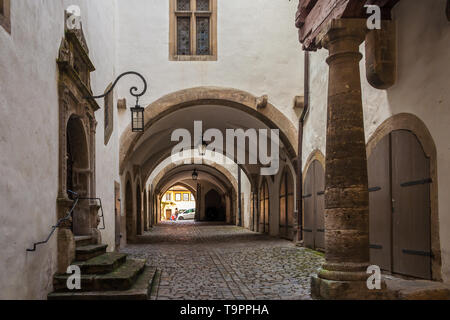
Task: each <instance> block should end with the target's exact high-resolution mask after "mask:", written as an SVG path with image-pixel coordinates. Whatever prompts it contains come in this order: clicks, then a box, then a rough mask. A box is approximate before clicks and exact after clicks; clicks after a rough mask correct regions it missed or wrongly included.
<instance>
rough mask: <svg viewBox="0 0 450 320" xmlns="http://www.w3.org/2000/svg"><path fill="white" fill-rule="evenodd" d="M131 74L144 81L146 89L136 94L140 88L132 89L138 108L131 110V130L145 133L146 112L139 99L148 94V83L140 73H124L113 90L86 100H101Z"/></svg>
mask: <svg viewBox="0 0 450 320" xmlns="http://www.w3.org/2000/svg"><path fill="white" fill-rule="evenodd" d="M129 74H133V75H136V76H138V77H139V78H141V79H142V81H143V82H144V89H143V90H142V92H141V93H136V91H138V88H136V87H131V88H130V94H131V95H132V96H133V97H136V106H135V107H134V108H131V130H132V131H133V132H143V131H144V124H145V121H144V111H145V109H144V108H143V107H141V106H140V105H139V98H140V97H142V96H143V95H144V94H145V93H146V92H147V81H146V80H145V78H144V77H143V76H142V75H141V74H140V73H138V72H135V71H128V72H124V73H122V74H121V75H120V76H118V77H117V79H116V80H115V81H114V83H113V85H112V86H111V88H109V90H108V91H107V92H106V93H105V94H102V95H100V96H91V97H86V98H85V99H101V98H104V97H106V96H107V95H108V94H109V93H110V92H111V91H112V90H113V89H114V87H115V86H116V84H117V82H119V80H120V79H121V78H122V77H124V76H126V75H129Z"/></svg>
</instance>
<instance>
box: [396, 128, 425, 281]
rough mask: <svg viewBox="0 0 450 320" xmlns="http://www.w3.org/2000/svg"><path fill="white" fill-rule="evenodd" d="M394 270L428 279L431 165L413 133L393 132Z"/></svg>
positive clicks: (404, 131)
mask: <svg viewBox="0 0 450 320" xmlns="http://www.w3.org/2000/svg"><path fill="white" fill-rule="evenodd" d="M391 141H392V198H393V219H392V221H393V233H392V235H393V238H392V242H393V245H392V250H393V271H394V272H396V273H400V274H405V275H411V276H415V277H419V278H424V279H430V278H431V234H430V230H431V225H430V182H431V180H430V164H429V159H427V158H426V156H425V153H424V152H423V149H422V146H421V145H420V142H419V141H418V140H417V138H416V136H415V135H413V134H412V133H411V132H409V131H406V130H399V131H395V132H392V134H391Z"/></svg>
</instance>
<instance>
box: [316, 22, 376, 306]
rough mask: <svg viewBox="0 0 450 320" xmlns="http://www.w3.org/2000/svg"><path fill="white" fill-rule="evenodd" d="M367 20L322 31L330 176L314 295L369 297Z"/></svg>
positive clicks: (320, 36) (328, 177)
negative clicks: (363, 65)
mask: <svg viewBox="0 0 450 320" xmlns="http://www.w3.org/2000/svg"><path fill="white" fill-rule="evenodd" d="M366 30H367V29H366V20H362V19H338V20H332V21H331V22H330V23H329V24H328V25H327V27H326V28H325V30H323V31H322V33H321V35H319V39H320V40H321V42H322V45H323V46H324V47H325V48H326V49H328V51H329V57H328V58H327V63H328V65H329V84H328V86H329V87H328V112H327V143H326V177H325V184H326V185H325V190H326V191H325V229H326V231H325V249H326V254H325V259H326V261H325V263H324V265H323V266H322V268H321V269H320V270H319V273H318V275H317V276H314V277H313V278H312V294H313V296H316V297H320V298H324V299H366V298H370V296H371V294H372V293H373V291H371V290H369V289H368V288H367V285H366V281H367V278H368V277H369V274H367V273H366V270H367V267H368V266H369V193H368V186H367V185H368V183H367V158H366V144H365V136H364V121H363V109H362V99H361V80H360V70H359V62H360V60H361V59H362V55H361V53H360V52H359V46H360V44H361V43H362V42H363V40H364V37H365V33H366Z"/></svg>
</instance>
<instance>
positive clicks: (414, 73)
mask: <svg viewBox="0 0 450 320" xmlns="http://www.w3.org/2000/svg"><path fill="white" fill-rule="evenodd" d="M445 6H446V1H445V0H435V1H420V0H409V1H401V2H400V3H399V4H398V5H397V6H396V7H395V8H394V10H393V13H394V18H395V20H396V21H397V26H398V80H397V82H396V84H395V85H394V86H393V87H391V88H389V89H388V90H377V89H374V88H373V87H371V86H370V85H369V83H368V82H367V80H366V76H365V62H364V61H365V60H364V59H363V60H362V61H361V64H360V67H361V82H362V96H363V106H364V122H365V132H366V141H368V140H369V139H370V137H371V136H372V134H373V133H374V132H375V130H376V129H377V127H378V126H379V125H381V124H382V123H383V122H384V121H385V120H386V119H388V118H390V117H391V116H393V115H395V114H399V113H404V112H406V113H411V114H414V115H416V116H417V117H418V118H420V119H421V120H422V121H424V123H425V125H426V126H427V128H428V130H429V131H430V133H431V135H432V137H433V139H434V142H435V144H436V148H437V166H438V168H437V171H438V188H439V201H438V202H439V205H438V206H439V223H440V242H441V253H442V276H443V279H444V281H445V282H450V231H449V230H450V198H449V197H448V190H449V188H450V140H449V136H450V112H449V107H450V90H449V88H448V84H449V80H448V75H449V73H450V64H449V61H450V50H449V48H450V23H449V22H448V21H447V19H446V16H445ZM361 52H362V53H364V45H362V46H361ZM327 55H328V53H327V51H326V50H319V51H318V52H315V53H311V110H310V113H309V116H308V119H307V122H306V124H305V133H304V134H305V136H304V146H303V164H304V165H306V160H307V158H308V157H309V155H310V154H311V152H312V151H313V150H314V149H319V150H321V151H322V152H323V153H324V154H325V143H326V141H325V135H326V117H327V116H326V106H327V91H328V66H327V64H326V63H325V59H326V57H327Z"/></svg>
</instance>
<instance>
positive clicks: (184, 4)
mask: <svg viewBox="0 0 450 320" xmlns="http://www.w3.org/2000/svg"><path fill="white" fill-rule="evenodd" d="M177 10H178V11H189V10H191V0H177Z"/></svg>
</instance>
